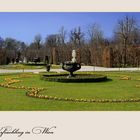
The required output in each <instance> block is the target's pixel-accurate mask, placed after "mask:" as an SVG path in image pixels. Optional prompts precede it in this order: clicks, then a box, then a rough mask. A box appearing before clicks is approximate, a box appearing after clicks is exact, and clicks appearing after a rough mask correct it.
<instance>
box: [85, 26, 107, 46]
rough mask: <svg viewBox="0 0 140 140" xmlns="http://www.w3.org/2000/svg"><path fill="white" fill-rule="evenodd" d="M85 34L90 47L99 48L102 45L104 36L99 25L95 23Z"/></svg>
mask: <svg viewBox="0 0 140 140" xmlns="http://www.w3.org/2000/svg"><path fill="white" fill-rule="evenodd" d="M87 33H88V37H89V42H90V44H91V45H95V46H99V45H102V44H103V42H104V36H103V31H102V30H101V27H100V25H98V24H97V23H94V24H91V25H89V27H88V30H87Z"/></svg>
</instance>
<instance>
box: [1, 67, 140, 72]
mask: <svg viewBox="0 0 140 140" xmlns="http://www.w3.org/2000/svg"><path fill="white" fill-rule="evenodd" d="M139 70H140V68H105V67H94V66H82V67H81V69H80V70H78V71H139ZM45 71H46V69H34V70H31V69H28V70H7V69H0V73H22V72H33V73H38V72H45ZM51 71H53V72H63V71H64V70H62V69H51Z"/></svg>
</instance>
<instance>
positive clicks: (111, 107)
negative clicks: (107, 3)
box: [0, 72, 140, 111]
mask: <svg viewBox="0 0 140 140" xmlns="http://www.w3.org/2000/svg"><path fill="white" fill-rule="evenodd" d="M98 74H104V75H107V76H108V78H110V79H112V80H111V81H108V82H100V83H59V82H47V81H44V80H41V79H40V75H35V74H32V75H31V77H27V78H20V80H21V82H19V83H16V84H13V85H16V86H25V87H29V86H30V87H46V88H47V90H44V91H42V92H41V94H43V95H48V96H55V97H60V98H73V99H92V98H94V99H131V98H140V92H139V90H140V88H139V87H136V85H140V72H98ZM18 75H19V74H8V75H0V83H2V82H3V81H4V78H6V77H10V78H12V77H15V76H18ZM126 76H128V77H130V79H129V80H121V78H122V77H126ZM25 93H26V91H25V90H23V89H10V88H3V87H0V110H3V111H13V110H14V111H16V110H26V111H30V110H37V111H39V110H41V111H50V110H51V111H76V110H78V111H94V110H95V111H121V110H122V111H137V110H140V102H126V103H85V102H71V101H57V100H47V99H38V98H32V97H28V96H26V95H25Z"/></svg>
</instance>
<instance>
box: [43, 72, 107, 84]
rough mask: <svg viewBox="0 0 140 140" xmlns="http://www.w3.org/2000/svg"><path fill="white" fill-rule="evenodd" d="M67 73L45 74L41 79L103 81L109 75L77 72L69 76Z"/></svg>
mask: <svg viewBox="0 0 140 140" xmlns="http://www.w3.org/2000/svg"><path fill="white" fill-rule="evenodd" d="M67 76H68V75H67V74H45V75H42V77H41V79H43V80H46V81H55V82H67V83H68V82H102V81H107V80H108V79H107V76H105V75H100V74H75V75H74V77H67Z"/></svg>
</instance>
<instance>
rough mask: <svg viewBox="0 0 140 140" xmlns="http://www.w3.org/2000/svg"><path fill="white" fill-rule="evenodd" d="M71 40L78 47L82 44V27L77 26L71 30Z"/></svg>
mask: <svg viewBox="0 0 140 140" xmlns="http://www.w3.org/2000/svg"><path fill="white" fill-rule="evenodd" d="M70 42H71V43H72V44H74V45H75V46H76V47H77V46H81V44H82V43H83V42H84V33H82V32H81V28H80V27H78V28H75V29H73V30H71V32H70Z"/></svg>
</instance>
